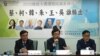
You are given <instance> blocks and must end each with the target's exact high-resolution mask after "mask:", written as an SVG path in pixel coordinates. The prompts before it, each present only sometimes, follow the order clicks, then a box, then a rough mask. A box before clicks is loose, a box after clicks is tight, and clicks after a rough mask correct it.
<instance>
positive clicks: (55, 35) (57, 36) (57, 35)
mask: <svg viewBox="0 0 100 56" xmlns="http://www.w3.org/2000/svg"><path fill="white" fill-rule="evenodd" d="M59 37H60V32H59V31H56V32H54V33H53V38H55V39H57V38H59Z"/></svg>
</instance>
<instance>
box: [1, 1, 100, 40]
mask: <svg viewBox="0 0 100 56" xmlns="http://www.w3.org/2000/svg"><path fill="white" fill-rule="evenodd" d="M98 1H99V0H0V38H19V32H20V31H21V30H27V31H28V32H29V37H30V38H49V37H51V36H52V35H51V31H52V29H56V28H57V29H59V30H60V31H61V37H66V38H76V37H82V31H83V30H89V31H90V32H91V36H92V37H96V36H98V34H99V27H98V23H99V9H98V8H99V3H98Z"/></svg>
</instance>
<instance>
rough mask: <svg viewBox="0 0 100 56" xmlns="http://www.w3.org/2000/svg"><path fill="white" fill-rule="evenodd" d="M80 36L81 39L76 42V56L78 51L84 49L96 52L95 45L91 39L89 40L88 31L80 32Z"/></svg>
mask: <svg viewBox="0 0 100 56" xmlns="http://www.w3.org/2000/svg"><path fill="white" fill-rule="evenodd" d="M82 36H83V38H82V39H80V40H78V42H77V52H76V54H79V55H80V50H81V49H86V48H89V49H90V50H94V51H96V44H95V41H94V40H93V39H90V32H89V31H88V30H85V31H83V32H82Z"/></svg>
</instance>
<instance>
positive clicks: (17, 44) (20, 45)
mask: <svg viewBox="0 0 100 56" xmlns="http://www.w3.org/2000/svg"><path fill="white" fill-rule="evenodd" d="M25 47H26V49H27V50H33V49H34V46H33V41H32V40H30V39H28V40H27V42H26V43H25ZM21 48H23V43H22V40H21V39H19V40H17V41H16V42H15V53H19V52H20V49H21Z"/></svg>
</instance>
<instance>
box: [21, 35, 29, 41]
mask: <svg viewBox="0 0 100 56" xmlns="http://www.w3.org/2000/svg"><path fill="white" fill-rule="evenodd" d="M20 37H21V39H22V40H23V41H27V39H28V33H24V34H22V35H21V36H20Z"/></svg>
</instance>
